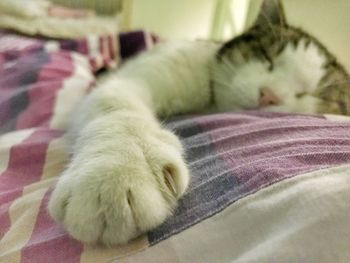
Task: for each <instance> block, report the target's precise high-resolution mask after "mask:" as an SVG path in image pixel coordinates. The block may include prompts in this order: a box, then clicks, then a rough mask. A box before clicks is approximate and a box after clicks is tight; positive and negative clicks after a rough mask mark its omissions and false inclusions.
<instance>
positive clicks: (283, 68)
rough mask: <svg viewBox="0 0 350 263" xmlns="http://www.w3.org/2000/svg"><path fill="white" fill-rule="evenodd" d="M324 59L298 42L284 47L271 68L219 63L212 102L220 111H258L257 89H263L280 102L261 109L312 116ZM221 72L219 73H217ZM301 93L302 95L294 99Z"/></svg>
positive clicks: (256, 63)
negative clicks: (267, 89)
mask: <svg viewBox="0 0 350 263" xmlns="http://www.w3.org/2000/svg"><path fill="white" fill-rule="evenodd" d="M325 62H326V58H325V56H324V55H322V54H321V53H320V52H319V49H318V48H317V46H316V45H315V44H313V43H310V44H309V45H308V46H307V47H306V45H305V42H304V41H300V42H299V44H298V46H297V47H296V48H295V47H294V46H293V45H292V44H288V45H287V46H286V47H285V49H284V50H283V51H282V52H281V54H280V55H279V56H278V57H277V58H275V60H274V68H273V70H272V71H269V64H268V63H267V62H264V61H261V60H257V59H255V60H250V61H248V62H243V63H239V65H237V64H235V65H232V64H230V63H229V62H227V61H223V63H222V67H221V68H218V69H217V70H216V78H219V80H218V79H216V84H215V88H214V92H215V99H216V102H217V104H218V108H219V109H220V110H245V109H257V108H259V107H258V106H259V104H258V99H259V94H260V89H261V88H264V87H267V88H269V89H270V90H271V91H273V93H274V94H275V95H276V96H277V97H278V98H279V99H280V104H279V105H278V106H269V107H265V108H261V109H262V110H271V111H286V112H291V111H292V112H309V113H314V112H315V111H316V108H317V103H318V101H319V100H318V99H317V98H316V97H313V96H312V93H313V92H314V91H315V90H316V88H317V86H318V84H319V82H320V80H321V78H322V76H323V75H324V73H325V70H324V69H323V65H324V64H325ZM219 70H221V73H218V71H219ZM299 94H304V95H303V96H298V95H299Z"/></svg>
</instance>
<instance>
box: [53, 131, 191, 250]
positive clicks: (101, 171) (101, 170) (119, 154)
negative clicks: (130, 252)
mask: <svg viewBox="0 0 350 263" xmlns="http://www.w3.org/2000/svg"><path fill="white" fill-rule="evenodd" d="M118 132H120V134H118ZM116 133H117V134H115V135H114V137H113V139H111V138H109V139H108V138H104V139H103V140H102V142H101V143H96V145H94V142H91V145H89V144H87V145H84V146H82V147H81V150H80V152H79V153H78V154H77V155H76V156H75V157H74V158H73V160H72V162H71V164H70V166H69V167H68V168H67V170H66V171H65V172H64V173H63V174H62V175H61V177H60V179H59V181H58V183H57V185H56V188H55V190H54V191H53V193H52V197H51V199H50V202H49V207H48V208H49V212H50V215H51V216H52V217H53V218H54V219H55V220H56V221H58V222H60V223H61V224H62V225H63V226H64V227H65V229H66V230H67V231H68V233H69V234H70V235H71V236H72V237H74V238H76V239H78V240H81V241H83V242H87V243H103V244H106V245H114V244H124V243H126V242H128V241H129V240H131V239H133V238H135V237H137V236H139V235H140V234H142V233H144V232H146V231H148V230H151V229H153V228H155V227H157V226H159V225H160V224H161V223H162V222H164V220H165V219H166V218H167V217H168V216H170V215H171V214H172V212H173V210H174V208H175V207H176V204H177V199H178V198H179V197H180V196H181V195H182V194H183V193H184V192H185V190H186V187H187V186H188V183H189V172H188V170H187V167H186V164H185V162H184V160H183V157H182V148H181V144H180V142H179V141H178V139H177V138H176V136H175V135H173V134H172V133H170V132H169V131H165V130H162V129H152V131H150V130H143V131H142V133H139V134H132V133H126V132H124V131H116ZM108 136H110V135H108ZM108 136H107V137H108Z"/></svg>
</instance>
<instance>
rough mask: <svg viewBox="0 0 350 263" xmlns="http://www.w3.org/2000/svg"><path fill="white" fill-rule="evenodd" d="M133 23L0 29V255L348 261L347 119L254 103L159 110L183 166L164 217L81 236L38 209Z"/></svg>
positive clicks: (122, 53)
mask: <svg viewBox="0 0 350 263" xmlns="http://www.w3.org/2000/svg"><path fill="white" fill-rule="evenodd" d="M157 41H158V38H157V37H155V36H154V35H152V34H150V33H148V32H144V31H130V32H125V33H119V34H118V33H108V34H99V35H95V36H90V37H86V38H79V39H53V38H46V37H36V36H25V35H23V34H19V33H14V32H13V31H7V30H2V31H0V133H1V136H0V262H30V263H33V262H35V263H41V262H67V263H68V262H69V263H70V262H349V261H350V220H349V215H350V118H348V117H345V116H335V115H302V114H286V113H263V112H256V111H247V112H236V113H233V112H227V113H221V114H210V115H191V116H182V117H176V118H173V119H172V120H169V121H168V122H167V123H166V126H167V127H168V128H169V129H172V130H174V131H175V133H176V134H178V135H179V137H180V138H181V141H182V143H183V145H184V147H185V150H186V159H187V161H188V163H189V167H190V170H191V173H192V181H191V185H190V188H189V190H188V191H187V193H186V194H185V195H184V197H183V198H182V199H181V200H180V203H179V207H178V208H177V210H176V211H175V214H174V216H172V217H170V218H169V219H168V220H167V221H166V222H165V223H164V224H163V225H161V226H160V227H158V228H157V229H155V230H153V231H151V232H149V233H146V234H145V235H143V236H141V237H139V238H138V239H136V240H134V241H133V242H131V243H130V244H128V245H125V246H116V247H110V248H107V247H102V246H94V245H87V244H82V243H80V242H78V241H76V240H74V239H72V238H71V237H69V236H68V235H67V233H66V232H65V231H64V229H63V228H62V227H61V226H60V225H58V224H57V223H55V222H54V221H53V220H52V219H51V218H50V217H49V215H48V213H47V209H46V206H47V202H48V199H49V197H50V194H51V192H52V189H53V187H54V185H55V182H56V181H57V178H58V176H59V174H60V172H61V171H62V170H63V169H64V167H65V165H66V163H67V161H68V156H67V153H66V151H65V148H64V144H63V138H62V135H63V133H64V130H65V129H66V127H67V120H68V118H69V115H70V114H71V113H72V111H74V106H75V105H76V104H77V103H78V102H79V101H80V100H81V99H82V98H83V97H84V95H85V94H87V93H88V92H89V91H90V90H91V89H93V88H94V86H95V83H96V76H97V75H98V74H99V73H100V72H101V71H104V70H106V69H109V68H113V67H115V66H116V65H117V64H119V63H121V62H122V61H124V60H126V59H128V58H129V57H130V56H133V55H135V54H137V53H138V52H142V51H143V50H147V49H150V48H152V46H153V45H154V44H155V42H157Z"/></svg>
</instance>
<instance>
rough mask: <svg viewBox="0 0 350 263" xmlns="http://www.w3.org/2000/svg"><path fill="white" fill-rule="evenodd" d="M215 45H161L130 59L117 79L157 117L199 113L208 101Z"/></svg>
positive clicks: (199, 43)
mask: <svg viewBox="0 0 350 263" xmlns="http://www.w3.org/2000/svg"><path fill="white" fill-rule="evenodd" d="M217 48H218V46H217V45H216V44H213V43H209V42H195V41H191V42H184V41H180V42H179V41H176V42H169V43H162V44H160V45H158V46H157V47H155V48H154V50H153V51H150V52H146V53H144V54H143V55H141V56H139V57H137V58H136V59H132V60H131V61H129V62H128V63H126V65H125V66H123V67H122V68H121V70H119V72H118V73H117V77H118V78H119V79H124V80H128V81H132V82H133V83H135V85H132V87H131V88H130V89H129V90H130V91H132V92H134V94H135V97H138V98H139V99H140V100H141V101H144V102H145V103H146V104H147V105H148V106H149V107H150V109H151V110H152V111H153V112H154V113H155V114H156V115H158V116H160V117H167V116H170V115H175V114H180V113H188V112H195V111H201V110H203V109H205V108H207V107H208V106H209V104H210V101H211V98H210V97H211V92H210V79H211V70H210V66H211V62H212V60H213V59H214V57H215V52H216V50H217Z"/></svg>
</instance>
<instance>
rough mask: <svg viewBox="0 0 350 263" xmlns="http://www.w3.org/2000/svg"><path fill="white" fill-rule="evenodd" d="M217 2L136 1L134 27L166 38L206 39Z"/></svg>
mask: <svg viewBox="0 0 350 263" xmlns="http://www.w3.org/2000/svg"><path fill="white" fill-rule="evenodd" d="M215 2H216V1H215V0H133V11H132V20H131V26H132V28H143V29H147V30H150V31H153V32H155V33H157V34H159V35H160V36H162V37H166V38H206V37H207V36H208V32H209V30H210V27H211V20H212V16H213V13H214V3H215Z"/></svg>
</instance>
